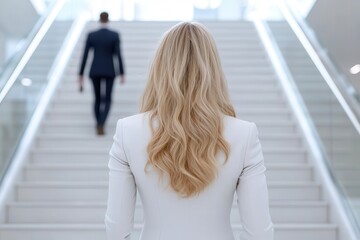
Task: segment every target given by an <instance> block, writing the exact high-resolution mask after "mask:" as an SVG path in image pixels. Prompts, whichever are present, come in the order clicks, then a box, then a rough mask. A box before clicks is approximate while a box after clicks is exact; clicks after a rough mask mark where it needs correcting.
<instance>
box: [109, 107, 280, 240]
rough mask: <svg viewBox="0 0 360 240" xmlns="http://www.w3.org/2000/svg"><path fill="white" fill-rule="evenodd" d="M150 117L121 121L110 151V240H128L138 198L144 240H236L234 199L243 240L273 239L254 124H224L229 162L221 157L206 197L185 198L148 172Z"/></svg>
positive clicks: (152, 171)
mask: <svg viewBox="0 0 360 240" xmlns="http://www.w3.org/2000/svg"><path fill="white" fill-rule="evenodd" d="M151 136H152V133H151V129H150V117H149V113H142V114H138V115H134V116H131V117H128V118H124V119H122V120H119V122H118V125H117V131H116V134H115V136H114V144H113V146H112V148H111V151H110V156H111V157H110V162H109V169H110V174H109V175H110V182H109V201H108V209H107V213H106V218H105V223H106V227H107V234H108V240H115V239H116V240H119V239H128V238H129V235H130V233H131V231H132V225H133V216H134V209H135V201H136V192H137V191H138V192H139V194H140V198H141V202H142V206H143V211H144V228H143V231H142V235H141V240H177V239H179V240H180V239H181V240H184V239H186V240H233V239H234V236H233V233H232V230H231V225H230V211H231V207H232V203H233V197H234V193H235V192H236V193H237V195H238V207H239V211H240V216H241V221H242V225H243V229H244V231H243V235H244V239H263V240H265V239H266V240H268V239H272V236H273V226H272V222H271V218H270V215H269V208H268V193H267V186H266V178H265V174H264V172H265V167H264V160H263V155H262V150H261V145H260V142H259V139H258V133H257V129H256V126H255V124H253V123H249V122H246V121H241V120H238V119H236V118H233V117H229V116H225V115H224V118H223V137H224V138H225V140H226V141H227V142H228V144H229V146H230V153H229V156H228V159H227V161H225V159H226V156H225V154H224V153H223V152H220V153H219V154H218V155H217V156H216V161H217V162H216V165H217V167H218V171H217V176H216V178H215V179H214V180H213V181H212V183H211V184H210V185H208V186H207V187H206V188H205V189H204V190H203V191H202V192H200V193H199V194H197V195H194V196H191V197H180V196H179V194H177V193H176V192H175V191H174V190H173V189H171V188H170V186H169V178H168V177H167V175H164V176H163V177H162V178H161V177H160V175H159V172H158V171H156V169H153V168H152V166H150V167H147V171H145V168H146V165H147V161H148V154H147V146H148V144H149V141H150V139H151Z"/></svg>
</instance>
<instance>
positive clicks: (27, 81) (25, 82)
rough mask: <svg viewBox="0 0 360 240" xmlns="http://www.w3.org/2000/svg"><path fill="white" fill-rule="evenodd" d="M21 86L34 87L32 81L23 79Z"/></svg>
mask: <svg viewBox="0 0 360 240" xmlns="http://www.w3.org/2000/svg"><path fill="white" fill-rule="evenodd" d="M21 84H22V85H23V86H24V87H30V86H31V85H32V80H31V79H30V78H23V79H21Z"/></svg>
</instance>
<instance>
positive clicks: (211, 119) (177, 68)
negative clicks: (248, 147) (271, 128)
mask: <svg viewBox="0 0 360 240" xmlns="http://www.w3.org/2000/svg"><path fill="white" fill-rule="evenodd" d="M148 111H149V112H150V120H151V121H150V126H151V129H152V138H151V140H150V142H149V145H148V147H147V152H148V157H149V159H148V162H147V165H146V167H148V165H152V166H153V167H155V169H157V170H158V171H159V172H160V173H161V175H162V174H164V173H166V174H168V176H169V185H170V186H171V188H172V189H174V190H175V191H176V192H177V193H178V194H179V195H180V196H182V197H190V196H192V195H195V194H198V193H200V192H201V191H202V190H204V189H205V187H206V186H208V185H209V184H210V183H211V182H212V181H213V180H214V179H215V177H216V175H217V163H216V158H215V157H216V155H217V154H218V152H219V151H221V150H222V151H223V152H224V153H225V156H226V160H227V158H228V156H229V152H230V147H229V144H228V143H227V142H226V140H225V139H224V137H223V135H222V129H223V125H222V118H223V116H224V115H229V116H235V111H234V108H233V106H232V104H231V103H230V99H229V95H228V91H227V86H226V82H225V77H224V73H223V70H222V67H221V63H220V58H219V54H218V52H217V49H216V45H215V41H214V40H213V38H212V36H211V34H210V33H209V32H208V31H207V30H206V28H205V27H204V26H202V25H201V24H199V23H189V22H184V23H179V24H177V25H175V26H174V27H172V28H171V29H170V30H169V31H168V32H167V33H166V34H165V36H164V37H163V39H162V41H161V43H160V46H159V48H158V49H157V51H156V54H155V57H154V60H153V63H152V65H151V68H150V73H149V79H148V82H147V86H146V88H145V91H144V94H143V97H142V104H141V112H148ZM155 118H156V122H157V123H158V124H157V126H156V127H154V126H153V123H154V120H155ZM145 169H146V168H145Z"/></svg>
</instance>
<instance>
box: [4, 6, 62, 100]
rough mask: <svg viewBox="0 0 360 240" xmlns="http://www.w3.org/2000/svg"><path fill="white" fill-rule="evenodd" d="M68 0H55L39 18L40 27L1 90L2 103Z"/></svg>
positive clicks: (25, 47) (36, 29)
mask: <svg viewBox="0 0 360 240" xmlns="http://www.w3.org/2000/svg"><path fill="white" fill-rule="evenodd" d="M65 1H66V0H57V1H55V3H54V5H53V7H52V8H51V10H50V12H49V13H48V14H47V15H45V16H44V17H43V18H42V19H40V20H39V22H38V23H39V25H40V24H41V26H39V27H38V28H37V27H36V26H35V28H34V30H33V32H35V31H36V33H34V34H35V36H32V34H30V35H29V39H31V38H32V40H29V41H28V44H27V45H26V46H24V47H23V49H25V50H24V54H22V57H21V59H20V60H19V62H18V63H17V65H16V67H15V68H14V70H13V71H12V73H11V75H10V76H9V78H8V80H7V82H6V83H5V85H4V87H3V88H2V89H1V91H0V104H1V102H2V101H3V100H4V98H5V96H6V95H7V94H8V92H9V91H10V89H11V87H12V86H13V85H14V83H15V82H16V79H17V78H18V77H19V75H20V73H21V72H22V70H23V69H24V67H25V65H26V64H27V63H28V61H29V59H30V58H31V56H32V54H33V53H34V52H35V50H36V48H37V47H38V45H39V44H40V42H41V40H42V39H43V38H44V36H45V34H46V33H47V32H48V30H49V28H50V27H51V25H52V23H53V22H54V20H55V19H56V17H57V15H58V13H59V12H60V10H61V9H62V7H63V6H64V4H65Z"/></svg>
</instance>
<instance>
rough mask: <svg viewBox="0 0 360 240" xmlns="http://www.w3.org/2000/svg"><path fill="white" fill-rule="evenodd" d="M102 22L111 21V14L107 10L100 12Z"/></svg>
mask: <svg viewBox="0 0 360 240" xmlns="http://www.w3.org/2000/svg"><path fill="white" fill-rule="evenodd" d="M100 22H102V23H107V22H109V14H108V13H107V12H102V13H100Z"/></svg>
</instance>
